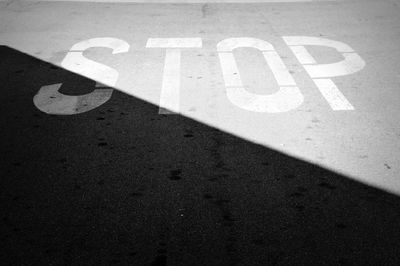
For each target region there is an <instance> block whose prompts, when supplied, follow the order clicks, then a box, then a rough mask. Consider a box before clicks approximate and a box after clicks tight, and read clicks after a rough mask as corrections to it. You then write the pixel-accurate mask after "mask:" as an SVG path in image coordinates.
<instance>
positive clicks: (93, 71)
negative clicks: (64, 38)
mask: <svg viewBox="0 0 400 266" xmlns="http://www.w3.org/2000/svg"><path fill="white" fill-rule="evenodd" d="M93 47H106V48H110V49H112V51H113V54H118V53H125V52H128V50H129V44H128V43H126V42H125V41H123V40H120V39H116V38H94V39H89V40H85V41H82V42H79V43H77V44H75V45H73V46H72V48H71V49H70V51H69V52H68V53H67V55H66V56H65V58H64V60H63V61H62V62H61V66H62V67H64V68H65V69H66V70H68V71H71V72H74V73H77V74H79V75H82V76H85V77H87V78H90V79H93V80H96V81H97V83H96V88H99V87H106V86H110V87H114V86H115V85H116V83H117V80H118V72H117V71H116V70H115V69H113V68H111V67H109V66H106V65H103V64H100V63H97V62H95V61H92V60H89V59H87V58H85V57H84V56H83V52H84V51H85V50H87V49H89V48H93ZM61 86H62V83H60V84H52V85H48V86H43V87H41V88H40V90H39V91H38V93H37V94H36V95H35V96H34V98H33V102H34V104H35V106H36V107H37V108H38V109H39V110H41V111H43V112H45V113H48V114H58V115H73V114H79V113H84V112H87V111H90V110H92V109H94V108H97V107H99V106H100V105H102V104H104V103H105V102H107V101H108V100H109V99H110V98H111V95H112V92H113V90H112V89H95V90H94V91H93V92H91V93H88V94H85V95H79V96H70V95H64V94H62V93H60V92H59V91H58V90H59V89H60V87H61Z"/></svg>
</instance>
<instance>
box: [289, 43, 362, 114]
mask: <svg viewBox="0 0 400 266" xmlns="http://www.w3.org/2000/svg"><path fill="white" fill-rule="evenodd" d="M282 38H283V40H284V41H285V42H286V44H287V45H289V48H290V49H291V50H292V52H293V53H294V55H295V56H296V57H297V60H299V62H300V63H301V64H302V65H303V67H304V68H305V70H306V71H307V73H308V74H309V75H310V77H311V78H312V79H313V81H314V83H315V85H316V86H317V87H318V89H319V91H320V92H321V94H322V95H323V96H324V98H325V99H326V101H327V102H328V104H329V105H330V106H331V108H332V110H335V111H339V110H354V107H353V105H352V104H351V103H350V102H349V101H348V100H347V99H346V97H345V96H344V95H343V93H342V92H341V91H340V90H339V89H338V87H337V86H336V85H335V83H334V82H333V81H332V80H330V79H327V78H331V77H338V76H345V75H350V74H353V73H356V72H358V71H360V70H361V69H363V68H364V66H365V62H364V60H363V59H362V58H361V57H360V56H359V55H358V54H357V53H356V52H354V50H353V49H352V48H351V47H350V46H349V45H347V44H345V43H343V42H339V41H335V40H330V39H326V38H319V37H310V36H284V37H282ZM305 45H316V46H325V47H330V48H334V49H336V50H337V51H338V52H339V53H341V54H342V56H343V57H344V60H342V61H339V62H335V63H331V64H317V62H316V60H315V59H314V58H313V56H312V55H311V54H310V53H309V52H308V51H307V49H306V48H305V47H304V46H305Z"/></svg>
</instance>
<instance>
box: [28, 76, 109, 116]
mask: <svg viewBox="0 0 400 266" xmlns="http://www.w3.org/2000/svg"><path fill="white" fill-rule="evenodd" d="M61 86H62V83H57V84H52V85H47V86H43V87H41V88H40V90H39V92H38V93H37V94H36V95H35V96H34V98H33V102H34V104H35V106H36V107H37V108H38V109H39V110H41V111H42V112H45V113H47V114H53V115H75V114H80V113H85V112H88V111H90V110H93V109H95V108H97V107H99V106H100V105H102V104H104V103H105V102H107V101H108V100H109V99H110V98H111V95H112V92H113V90H112V89H96V90H94V91H93V92H91V93H89V94H85V95H80V96H70V95H65V94H62V93H60V92H58V90H59V89H60V88H61Z"/></svg>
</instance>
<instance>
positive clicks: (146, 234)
mask: <svg viewBox="0 0 400 266" xmlns="http://www.w3.org/2000/svg"><path fill="white" fill-rule="evenodd" d="M0 27H1V26H0ZM0 58H1V60H0V88H1V96H0V101H1V104H0V112H1V118H0V128H1V139H2V141H1V142H0V177H1V178H0V210H1V212H0V215H1V221H0V239H1V241H0V261H1V264H3V265H399V264H400V245H399V240H400V230H399V224H400V207H399V206H400V198H399V197H398V196H395V195H393V194H389V193H386V192H384V191H382V190H379V189H376V188H373V187H370V186H367V185H364V184H361V183H358V182H355V181H352V180H351V179H349V178H348V177H346V176H342V175H339V174H336V173H334V172H331V171H329V170H326V169H324V168H321V167H318V166H316V165H314V164H312V163H309V162H307V161H302V160H299V159H295V158H293V157H289V156H287V155H285V154H283V153H280V152H278V151H275V150H273V149H269V148H267V147H264V146H261V145H256V144H253V143H251V142H248V141H246V140H244V139H242V138H239V137H235V136H233V135H230V134H228V133H225V132H222V131H219V130H217V129H214V128H212V127H209V126H207V125H204V124H202V123H199V122H196V121H193V120H191V119H189V118H185V117H183V116H179V115H159V114H158V106H155V105H152V104H149V103H147V102H144V101H142V100H139V99H137V98H135V97H132V96H129V95H126V94H123V93H121V92H118V91H114V93H113V96H112V99H111V100H110V101H108V102H107V103H106V104H104V105H102V106H100V107H99V108H97V109H95V110H93V111H90V112H87V113H84V114H80V115H74V116H56V115H48V114H45V113H42V112H40V111H39V110H38V109H37V108H36V107H35V106H34V105H33V103H32V98H33V96H34V95H35V94H36V93H37V91H38V88H40V87H41V86H44V85H47V84H54V83H59V82H60V80H61V81H62V82H63V87H62V89H61V92H63V93H65V94H71V95H74V94H75V95H77V94H78V95H80V94H83V93H88V92H90V89H88V88H93V87H94V84H95V82H94V81H91V80H88V79H86V78H84V77H81V76H79V75H76V74H73V73H70V72H68V71H65V70H63V69H61V68H59V67H57V66H54V65H53V64H50V63H46V62H44V61H42V60H39V59H36V58H34V57H32V56H30V55H27V54H24V53H22V52H21V51H18V50H16V49H14V48H12V47H9V46H1V47H0Z"/></svg>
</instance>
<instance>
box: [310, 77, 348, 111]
mask: <svg viewBox="0 0 400 266" xmlns="http://www.w3.org/2000/svg"><path fill="white" fill-rule="evenodd" d="M313 80H314V83H315V85H317V87H318V89H319V91H320V92H321V94H322V96H324V98H325V99H326V100H327V102H328V103H329V105H330V107H331V108H332V110H334V111H338V110H354V107H353V105H352V104H351V103H350V102H349V101H348V100H347V99H346V97H344V95H343V93H342V92H341V91H340V90H339V89H338V87H336V85H335V83H334V82H333V81H332V80H331V79H313Z"/></svg>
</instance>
